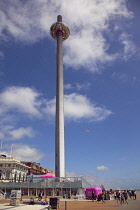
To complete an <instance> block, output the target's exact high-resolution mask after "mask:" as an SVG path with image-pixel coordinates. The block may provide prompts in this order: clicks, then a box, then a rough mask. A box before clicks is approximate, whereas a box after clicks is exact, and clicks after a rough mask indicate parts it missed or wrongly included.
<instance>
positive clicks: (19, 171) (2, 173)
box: [0, 155, 29, 182]
mask: <svg viewBox="0 0 140 210" xmlns="http://www.w3.org/2000/svg"><path fill="white" fill-rule="evenodd" d="M28 168H29V166H26V165H25V164H23V163H21V162H20V160H17V159H15V158H12V157H6V156H5V155H0V182H24V181H25V180H26V177H27V173H28Z"/></svg>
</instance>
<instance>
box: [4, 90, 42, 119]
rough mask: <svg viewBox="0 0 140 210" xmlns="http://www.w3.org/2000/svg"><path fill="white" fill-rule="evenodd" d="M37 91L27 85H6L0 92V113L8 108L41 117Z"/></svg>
mask: <svg viewBox="0 0 140 210" xmlns="http://www.w3.org/2000/svg"><path fill="white" fill-rule="evenodd" d="M39 96H40V95H39V93H37V92H36V91H35V90H33V89H31V88H29V87H15V86H13V87H8V88H7V89H5V90H4V91H3V92H1V93H0V115H2V114H3V113H6V112H8V111H10V110H15V111H16V112H21V113H26V114H27V115H33V116H36V117H41V113H40V111H39V107H40V105H41V102H40V101H39V100H38V97H39Z"/></svg>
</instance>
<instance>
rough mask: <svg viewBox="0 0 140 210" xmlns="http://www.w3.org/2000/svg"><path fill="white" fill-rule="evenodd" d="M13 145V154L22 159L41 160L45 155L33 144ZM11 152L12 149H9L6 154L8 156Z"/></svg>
mask: <svg viewBox="0 0 140 210" xmlns="http://www.w3.org/2000/svg"><path fill="white" fill-rule="evenodd" d="M11 147H12V154H11V156H12V157H14V158H17V159H19V160H21V161H33V162H39V161H40V160H41V159H42V158H43V157H44V154H43V153H41V152H40V151H39V150H38V149H36V148H34V147H33V146H28V145H26V144H13V145H12V146H11ZM8 148H9V146H8ZM10 153H11V150H9V151H8V150H7V151H6V152H4V154H6V155H7V156H9V155H10Z"/></svg>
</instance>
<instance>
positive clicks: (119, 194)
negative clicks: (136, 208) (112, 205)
mask: <svg viewBox="0 0 140 210" xmlns="http://www.w3.org/2000/svg"><path fill="white" fill-rule="evenodd" d="M136 197H137V196H136V191H135V190H123V191H120V190H117V191H104V192H103V193H102V194H100V195H99V196H98V198H97V201H102V203H105V200H110V199H112V200H116V201H117V204H121V205H122V204H125V203H126V204H128V198H130V199H131V200H132V199H133V200H136Z"/></svg>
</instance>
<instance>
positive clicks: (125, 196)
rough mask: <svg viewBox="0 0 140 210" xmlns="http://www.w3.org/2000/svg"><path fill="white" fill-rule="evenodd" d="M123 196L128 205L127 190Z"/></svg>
mask: <svg viewBox="0 0 140 210" xmlns="http://www.w3.org/2000/svg"><path fill="white" fill-rule="evenodd" d="M123 195H124V200H125V203H127V204H128V195H127V192H126V190H125V191H124V193H123Z"/></svg>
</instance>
